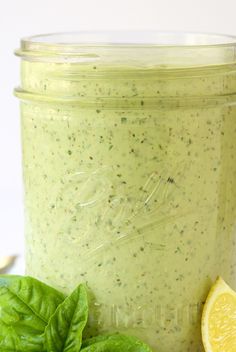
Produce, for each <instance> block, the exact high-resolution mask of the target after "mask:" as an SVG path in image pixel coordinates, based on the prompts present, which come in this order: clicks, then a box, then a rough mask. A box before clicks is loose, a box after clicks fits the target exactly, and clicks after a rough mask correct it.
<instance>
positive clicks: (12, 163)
mask: <svg viewBox="0 0 236 352" xmlns="http://www.w3.org/2000/svg"><path fill="white" fill-rule="evenodd" d="M235 18H236V0H232V1H230V0H162V1H159V0H37V1H35V0H1V1H0V256H1V255H2V254H6V253H15V252H21V251H22V249H23V215H22V214H23V210H22V181H21V153H20V124H19V111H18V101H17V99H16V98H14V97H13V95H12V91H13V88H14V86H15V85H17V84H18V71H19V60H18V59H17V58H15V57H14V56H13V50H14V49H15V48H17V47H18V46H19V40H20V38H21V37H23V36H26V35H27V36H28V35H31V34H39V33H45V32H56V31H71V30H81V29H86V30H93V29H100V30H104V29H107V30H112V29H113V30H114V29H139V30H140V29H141V30H142V29H151V30H184V31H200V32H217V33H226V34H227V33H228V34H234V35H236V19H235Z"/></svg>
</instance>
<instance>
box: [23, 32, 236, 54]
mask: <svg viewBox="0 0 236 352" xmlns="http://www.w3.org/2000/svg"><path fill="white" fill-rule="evenodd" d="M90 45H92V46H103V47H111V46H120V47H122V46H124V47H127V46H131V47H133V46H137V47H142V46H150V47H162V48H164V47H173V48H175V47H206V46H208V47H211V46H227V45H236V36H234V35H228V34H218V33H201V32H181V31H173V32H171V31H145V30H144V31H136V30H134V31H123V30H122V31H75V32H61V33H60V32H59V33H47V34H39V35H33V36H30V37H25V38H23V39H22V41H21V46H22V47H23V48H25V49H27V47H28V48H32V46H34V48H35V49H36V50H37V49H39V48H40V46H45V47H48V46H53V47H55V46H58V49H59V48H60V49H61V48H62V47H65V46H71V47H74V46H75V47H77V48H79V47H81V46H90Z"/></svg>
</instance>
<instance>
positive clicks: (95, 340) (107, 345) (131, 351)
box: [81, 334, 152, 352]
mask: <svg viewBox="0 0 236 352" xmlns="http://www.w3.org/2000/svg"><path fill="white" fill-rule="evenodd" d="M110 351H112V352H121V351H122V352H124V351H125V352H152V350H151V349H150V347H149V346H147V345H146V344H145V343H144V342H142V341H140V340H138V339H137V338H136V337H132V336H127V335H123V334H113V335H101V336H96V337H92V338H91V339H88V340H85V341H83V345H82V349H81V352H110Z"/></svg>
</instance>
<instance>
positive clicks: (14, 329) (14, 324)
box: [0, 275, 152, 352]
mask: <svg viewBox="0 0 236 352" xmlns="http://www.w3.org/2000/svg"><path fill="white" fill-rule="evenodd" d="M87 320H88V297H87V291H86V287H85V286H84V285H83V284H80V285H79V286H78V287H77V288H76V289H75V290H74V291H73V292H72V294H71V295H70V296H68V297H65V296H64V295H63V294H62V293H60V292H58V291H57V290H55V289H54V288H52V287H50V286H48V285H45V284H44V283H42V282H40V281H38V280H36V279H34V278H31V277H28V276H25V277H23V276H13V275H0V351H1V352H79V351H81V352H124V351H125V352H152V350H151V349H150V347H149V346H147V345H146V344H145V343H144V342H142V341H140V340H138V339H137V338H135V337H131V336H126V335H123V334H118V333H117V334H112V335H101V336H96V337H93V338H90V339H87V340H83V336H82V335H83V330H84V328H85V326H86V324H87Z"/></svg>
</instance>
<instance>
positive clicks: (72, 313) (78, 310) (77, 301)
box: [45, 285, 88, 352]
mask: <svg viewBox="0 0 236 352" xmlns="http://www.w3.org/2000/svg"><path fill="white" fill-rule="evenodd" d="M87 320H88V298H87V291H86V288H85V286H84V285H79V286H78V287H77V288H76V289H75V291H74V292H73V293H72V294H71V295H70V296H68V297H67V298H66V299H65V301H64V302H63V303H61V304H60V305H59V306H58V307H57V309H56V311H55V313H54V314H53V316H52V317H51V318H50V320H49V323H48V326H47V327H46V329H45V347H46V350H47V352H78V351H79V350H80V347H81V344H82V333H83V330H84V328H85V325H86V323H87Z"/></svg>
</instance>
